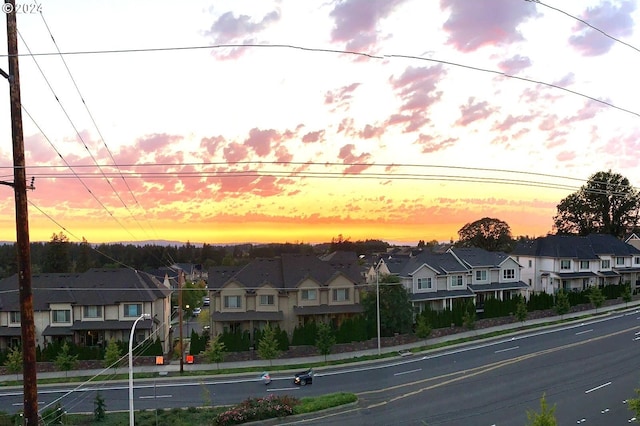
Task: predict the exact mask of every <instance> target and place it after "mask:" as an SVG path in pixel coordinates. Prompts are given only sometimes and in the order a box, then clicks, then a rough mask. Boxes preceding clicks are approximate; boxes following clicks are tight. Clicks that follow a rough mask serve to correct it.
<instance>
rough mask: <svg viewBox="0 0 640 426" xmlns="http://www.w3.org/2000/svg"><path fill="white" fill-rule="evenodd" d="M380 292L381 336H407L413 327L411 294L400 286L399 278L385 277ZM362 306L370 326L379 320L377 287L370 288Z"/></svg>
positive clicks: (381, 280) (381, 281)
mask: <svg viewBox="0 0 640 426" xmlns="http://www.w3.org/2000/svg"><path fill="white" fill-rule="evenodd" d="M377 287H379V290H380V334H381V335H382V336H393V335H394V334H395V333H399V334H406V333H409V332H411V328H412V326H413V307H412V305H411V300H410V299H409V293H408V292H407V290H406V289H405V288H404V287H403V286H402V285H401V284H400V280H399V279H398V277H396V276H394V275H383V276H381V277H380V280H379V285H378V286H377ZM362 304H363V306H364V311H365V312H364V313H365V316H366V318H367V321H368V322H369V324H375V323H376V320H377V306H376V305H377V303H376V285H375V284H373V285H371V286H370V287H369V289H368V291H367V292H366V293H365V294H364V295H363V298H362Z"/></svg>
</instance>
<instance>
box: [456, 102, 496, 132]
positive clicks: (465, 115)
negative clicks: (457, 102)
mask: <svg viewBox="0 0 640 426" xmlns="http://www.w3.org/2000/svg"><path fill="white" fill-rule="evenodd" d="M474 102H475V99H474V98H469V101H468V102H467V104H466V105H461V106H460V112H461V113H462V115H461V117H460V118H459V119H458V121H456V124H457V125H459V126H467V125H469V124H471V123H473V122H474V121H477V120H482V119H486V118H487V117H490V116H491V114H493V113H494V112H495V108H491V107H490V106H489V103H488V102H486V101H483V102H477V103H474Z"/></svg>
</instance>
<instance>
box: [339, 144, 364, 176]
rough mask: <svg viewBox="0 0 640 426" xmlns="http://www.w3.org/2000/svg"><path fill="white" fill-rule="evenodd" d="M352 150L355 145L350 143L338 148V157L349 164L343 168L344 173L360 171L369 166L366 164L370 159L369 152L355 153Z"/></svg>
mask: <svg viewBox="0 0 640 426" xmlns="http://www.w3.org/2000/svg"><path fill="white" fill-rule="evenodd" d="M354 150H355V145H354V144H351V143H350V144H347V145H345V146H343V147H342V148H340V153H339V154H338V158H339V159H341V160H342V161H343V163H344V164H346V165H348V166H349V167H347V168H346V169H345V170H344V174H351V173H361V172H363V171H364V170H366V169H368V168H369V167H371V165H370V164H366V162H367V161H369V160H370V159H371V154H369V153H366V152H363V153H362V154H360V155H355V154H354Z"/></svg>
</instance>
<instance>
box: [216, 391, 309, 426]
mask: <svg viewBox="0 0 640 426" xmlns="http://www.w3.org/2000/svg"><path fill="white" fill-rule="evenodd" d="M299 402H300V401H299V400H298V399H297V398H294V397H291V396H288V395H281V396H278V395H269V396H267V397H265V398H249V399H246V400H245V401H243V402H242V403H240V404H239V405H236V406H235V407H233V408H231V409H229V410H227V411H224V412H222V413H220V414H218V416H217V417H216V424H217V425H218V426H227V425H238V424H242V423H247V422H252V421H258V420H266V419H271V418H274V417H285V416H290V415H291V414H293V409H294V407H295V406H296V405H297V404H299Z"/></svg>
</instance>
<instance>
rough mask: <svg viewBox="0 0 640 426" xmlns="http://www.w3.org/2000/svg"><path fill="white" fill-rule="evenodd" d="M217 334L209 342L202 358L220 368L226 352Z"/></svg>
mask: <svg viewBox="0 0 640 426" xmlns="http://www.w3.org/2000/svg"><path fill="white" fill-rule="evenodd" d="M220 337H221V335H220V334H218V335H217V336H216V337H215V338H214V339H211V340H209V344H208V345H207V350H206V351H205V352H204V356H205V358H206V359H207V360H209V362H215V363H216V366H217V367H218V368H220V363H221V362H223V361H224V357H225V356H226V354H227V352H226V349H225V346H224V342H223V341H222V339H221V338H220Z"/></svg>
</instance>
